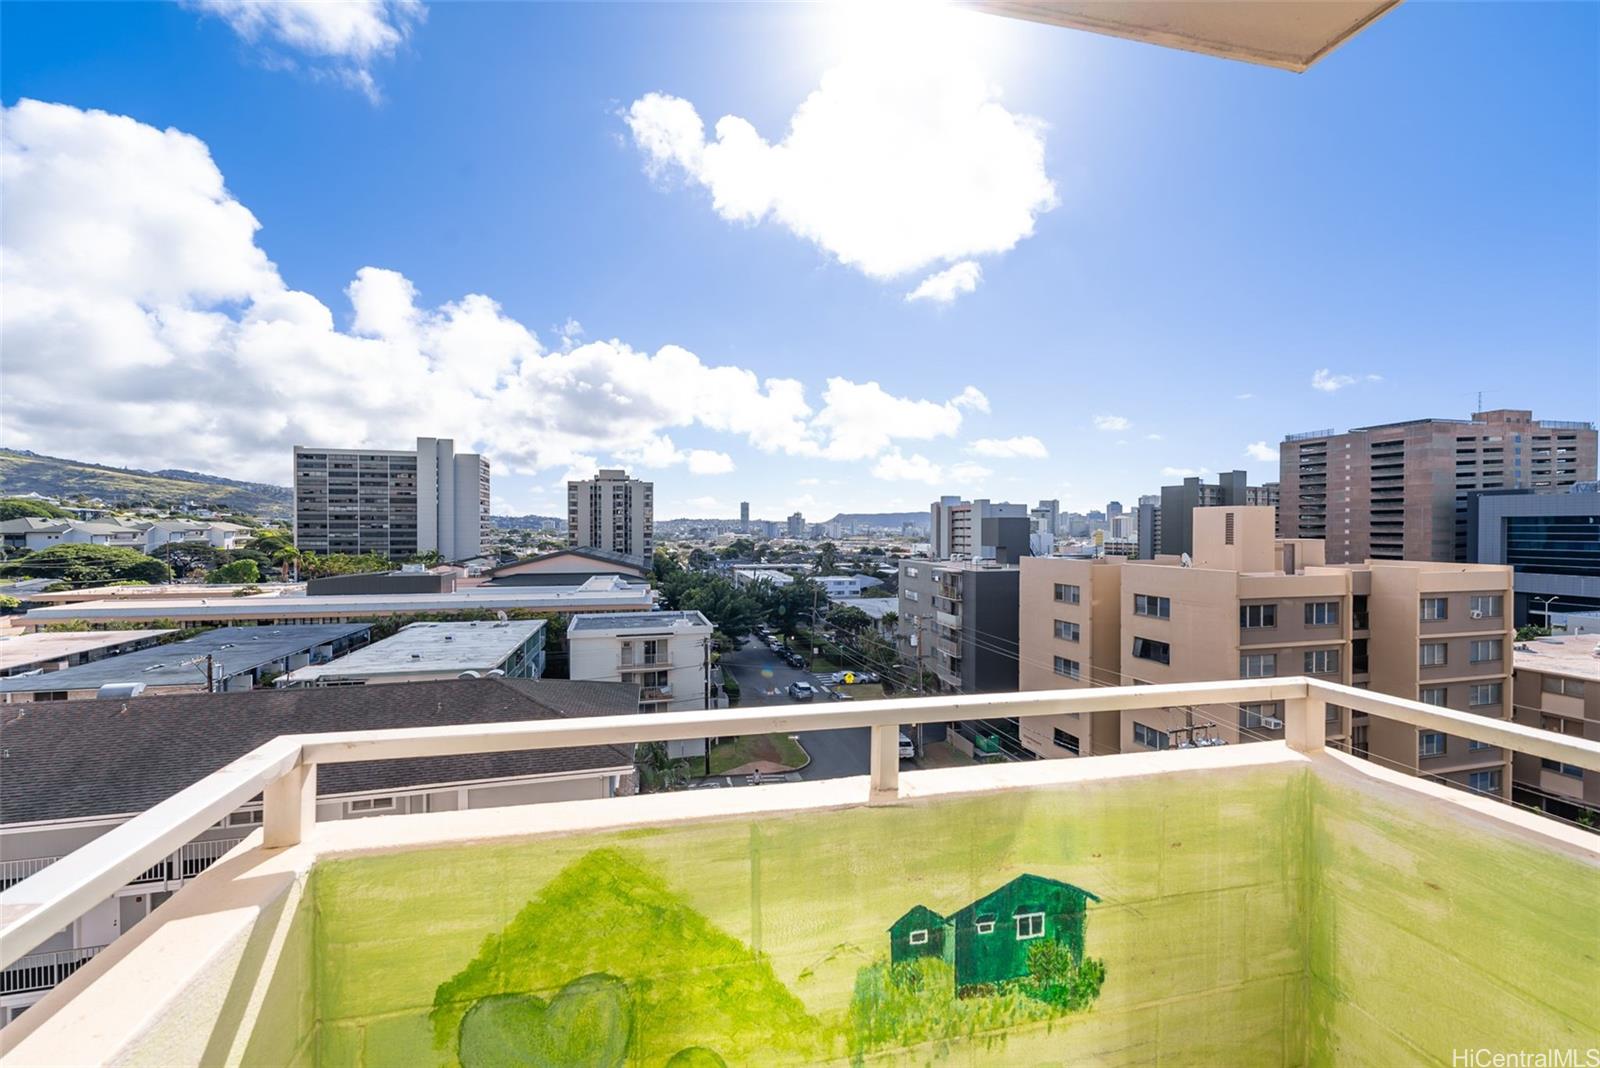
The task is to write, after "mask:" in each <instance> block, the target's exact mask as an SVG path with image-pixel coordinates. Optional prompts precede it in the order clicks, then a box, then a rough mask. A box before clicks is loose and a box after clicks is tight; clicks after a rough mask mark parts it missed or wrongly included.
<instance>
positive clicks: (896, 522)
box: [825, 512, 929, 527]
mask: <svg viewBox="0 0 1600 1068" xmlns="http://www.w3.org/2000/svg"><path fill="white" fill-rule="evenodd" d="M825 522H828V523H844V524H845V525H847V526H848V525H849V524H851V523H854V524H855V525H856V526H858V527H859V526H869V527H902V526H905V525H906V524H907V523H910V524H912V525H914V526H918V527H926V526H927V525H928V523H929V519H928V513H927V512H840V513H839V514H838V515H836V516H834V517H833V518H832V519H829V520H825Z"/></svg>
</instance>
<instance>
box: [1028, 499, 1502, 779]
mask: <svg viewBox="0 0 1600 1068" xmlns="http://www.w3.org/2000/svg"><path fill="white" fill-rule="evenodd" d="M1194 543H1195V552H1194V554H1193V556H1192V559H1191V562H1190V564H1189V565H1185V564H1184V563H1183V562H1182V561H1181V560H1180V559H1176V558H1173V557H1167V556H1163V557H1159V558H1157V559H1155V560H1153V561H1143V560H1125V561H1116V560H1112V559H1100V560H1069V559H1056V558H1052V559H1033V560H1025V561H1023V564H1022V582H1021V593H1020V598H1019V600H1020V605H1019V617H1020V622H1019V634H1018V647H1019V659H1020V669H1019V670H1020V673H1021V674H1020V682H1021V687H1022V688H1023V689H1029V690H1042V689H1056V688H1061V689H1068V688H1074V687H1082V686H1091V685H1093V686H1108V685H1119V684H1120V685H1137V684H1141V683H1149V684H1157V683H1178V682H1202V681H1208V680H1220V679H1233V678H1264V677H1271V676H1279V675H1282V676H1289V675H1307V676H1312V677H1317V678H1323V679H1326V680H1328V681H1330V682H1339V683H1344V684H1347V685H1353V686H1359V687H1370V688H1372V689H1374V690H1378V691H1381V692H1384V693H1389V694H1393V695H1395V696H1400V697H1406V698H1409V699H1413V700H1422V701H1427V702H1430V703H1434V704H1440V705H1446V706H1448V707H1451V708H1455V709H1459V710H1465V711H1471V712H1474V713H1478V714H1481V715H1488V716H1494V717H1496V718H1505V717H1506V716H1508V715H1509V703H1508V702H1509V690H1510V687H1509V679H1510V671H1509V668H1510V665H1509V660H1508V657H1507V649H1508V648H1509V645H1508V643H1509V641H1510V638H1511V631H1510V629H1509V617H1508V615H1507V607H1508V605H1509V603H1510V581H1511V573H1510V569H1509V568H1505V567H1492V566H1478V565H1470V564H1452V563H1414V562H1407V561H1396V562H1373V563H1369V564H1356V565H1339V566H1328V565H1324V564H1323V561H1322V544H1321V542H1319V541H1315V540H1295V539H1288V540H1279V539H1276V538H1275V537H1274V536H1273V510H1272V509H1271V508H1270V507H1265V506H1262V507H1240V508H1228V507H1218V508H1199V509H1196V510H1195V512H1194ZM1281 737H1283V710H1282V709H1281V708H1278V707H1273V706H1269V705H1245V706H1226V707H1225V706H1201V707H1195V708H1183V709H1168V710H1165V712H1163V713H1162V714H1160V715H1151V714H1149V713H1145V714H1140V715H1137V716H1136V715H1134V714H1131V713H1128V714H1123V713H1099V714H1098V719H1097V720H1096V721H1095V722H1092V723H1090V722H1084V721H1083V720H1082V718H1081V717H1075V716H1074V717H1068V716H1063V717H1059V719H1058V720H1054V721H1052V720H1045V719H1040V720H1037V721H1030V722H1028V723H1026V724H1024V726H1023V734H1022V740H1023V742H1024V744H1025V746H1026V747H1027V749H1028V750H1029V751H1030V752H1032V753H1034V754H1035V755H1038V756H1045V757H1059V756H1073V755H1089V754H1090V753H1095V754H1101V753H1116V752H1128V751H1138V750H1140V749H1165V748H1169V747H1173V746H1185V745H1204V744H1216V743H1222V744H1231V743H1239V742H1246V741H1257V740H1264V739H1274V738H1281ZM1327 737H1328V739H1329V741H1330V742H1331V743H1332V744H1334V745H1336V746H1338V747H1340V748H1347V749H1353V750H1355V751H1357V752H1360V753H1363V754H1366V755H1370V756H1371V757H1372V758H1373V759H1375V760H1379V761H1381V762H1383V763H1385V764H1386V765H1388V766H1390V767H1399V768H1403V769H1406V770H1409V771H1412V772H1413V773H1418V772H1420V773H1422V774H1426V775H1430V776H1434V777H1438V778H1441V779H1447V780H1450V781H1453V782H1456V783H1458V784H1460V785H1463V786H1469V787H1472V788H1474V789H1478V790H1481V791H1484V792H1491V793H1496V794H1502V795H1504V794H1505V793H1506V792H1507V790H1508V789H1509V775H1508V774H1507V772H1508V769H1509V765H1508V762H1507V756H1506V754H1505V753H1503V752H1502V751H1500V750H1498V749H1492V748H1488V747H1483V746H1478V745H1471V744H1468V743H1465V742H1462V741H1461V740H1459V739H1453V738H1449V737H1446V736H1443V735H1433V734H1430V733H1428V732H1419V731H1417V729H1416V728H1413V727H1408V726H1405V725H1402V724H1397V723H1393V722H1390V721H1375V722H1374V723H1372V724H1368V722H1367V721H1366V717H1357V718H1355V719H1354V720H1352V717H1351V716H1350V714H1349V713H1348V712H1347V711H1346V710H1343V709H1339V708H1336V707H1332V708H1330V709H1329V718H1328V722H1327Z"/></svg>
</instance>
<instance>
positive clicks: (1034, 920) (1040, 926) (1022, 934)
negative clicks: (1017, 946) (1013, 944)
mask: <svg viewBox="0 0 1600 1068" xmlns="http://www.w3.org/2000/svg"><path fill="white" fill-rule="evenodd" d="M1043 934H1044V913H1042V912H1024V913H1023V914H1022V915H1021V916H1018V917H1017V941H1019V942H1022V941H1026V940H1027V939H1029V938H1039V937H1041V936H1042V935H1043Z"/></svg>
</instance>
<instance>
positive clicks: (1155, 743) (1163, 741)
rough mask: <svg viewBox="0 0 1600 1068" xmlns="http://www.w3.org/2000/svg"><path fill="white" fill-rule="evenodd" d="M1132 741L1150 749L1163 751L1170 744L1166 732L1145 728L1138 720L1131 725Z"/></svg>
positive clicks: (1169, 738)
mask: <svg viewBox="0 0 1600 1068" xmlns="http://www.w3.org/2000/svg"><path fill="white" fill-rule="evenodd" d="M1133 740H1134V741H1136V742H1138V743H1139V744H1140V745H1142V746H1145V747H1147V748H1150V749H1165V748H1167V747H1168V746H1169V745H1171V744H1172V738H1171V737H1170V736H1169V735H1168V734H1167V732H1166V731H1158V730H1156V729H1155V728H1154V727H1147V726H1145V725H1144V724H1143V723H1140V722H1139V721H1138V720H1134V723H1133Z"/></svg>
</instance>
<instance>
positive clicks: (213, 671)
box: [206, 653, 217, 693]
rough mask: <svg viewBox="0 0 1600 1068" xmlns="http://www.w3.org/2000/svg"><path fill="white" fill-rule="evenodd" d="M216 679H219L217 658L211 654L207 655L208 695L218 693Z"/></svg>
mask: <svg viewBox="0 0 1600 1068" xmlns="http://www.w3.org/2000/svg"><path fill="white" fill-rule="evenodd" d="M216 678H217V668H216V658H215V657H213V656H212V655H211V654H210V653H207V654H206V693H216V692H217V682H216Z"/></svg>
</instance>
